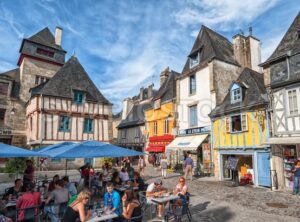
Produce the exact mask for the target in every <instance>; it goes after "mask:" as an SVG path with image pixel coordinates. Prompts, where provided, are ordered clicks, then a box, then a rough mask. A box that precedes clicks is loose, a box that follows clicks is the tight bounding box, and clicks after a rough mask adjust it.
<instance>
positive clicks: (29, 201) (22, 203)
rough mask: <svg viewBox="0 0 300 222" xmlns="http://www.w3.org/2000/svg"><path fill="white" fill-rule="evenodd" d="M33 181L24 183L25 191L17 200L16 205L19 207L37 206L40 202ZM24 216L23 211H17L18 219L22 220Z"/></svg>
mask: <svg viewBox="0 0 300 222" xmlns="http://www.w3.org/2000/svg"><path fill="white" fill-rule="evenodd" d="M34 187H35V185H34V183H31V182H30V183H27V184H26V192H25V193H24V194H23V195H22V196H20V197H19V198H18V200H17V203H16V207H17V208H19V209H23V208H28V207H34V206H38V205H40V203H41V193H40V192H36V191H34ZM24 216H25V211H23V210H21V211H19V215H18V220H19V221H22V220H23V219H24Z"/></svg>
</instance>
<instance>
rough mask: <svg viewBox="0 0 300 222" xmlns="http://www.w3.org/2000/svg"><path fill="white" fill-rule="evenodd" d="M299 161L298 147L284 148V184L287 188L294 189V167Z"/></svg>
mask: <svg viewBox="0 0 300 222" xmlns="http://www.w3.org/2000/svg"><path fill="white" fill-rule="evenodd" d="M296 161H297V150H296V146H294V145H290V146H284V147H283V164H284V165H283V169H284V180H285V181H284V184H285V186H286V187H289V188H291V189H292V188H293V175H294V174H293V171H292V170H293V167H294V165H295V162H296Z"/></svg>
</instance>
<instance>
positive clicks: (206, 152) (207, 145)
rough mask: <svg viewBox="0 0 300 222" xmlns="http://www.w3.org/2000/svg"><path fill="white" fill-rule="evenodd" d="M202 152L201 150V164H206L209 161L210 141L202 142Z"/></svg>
mask: <svg viewBox="0 0 300 222" xmlns="http://www.w3.org/2000/svg"><path fill="white" fill-rule="evenodd" d="M202 152H203V164H204V165H208V164H209V163H210V162H211V149H210V143H203V144H202Z"/></svg>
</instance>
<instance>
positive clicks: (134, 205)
mask: <svg viewBox="0 0 300 222" xmlns="http://www.w3.org/2000/svg"><path fill="white" fill-rule="evenodd" d="M122 207H123V212H122V217H123V218H125V219H126V220H129V219H131V218H133V217H138V216H141V215H142V209H141V204H140V202H139V200H138V198H137V195H136V193H135V192H134V191H133V190H126V191H125V193H124V195H123V197H122ZM130 221H131V222H141V221H142V219H141V218H140V219H133V220H130Z"/></svg>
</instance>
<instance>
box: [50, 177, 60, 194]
mask: <svg viewBox="0 0 300 222" xmlns="http://www.w3.org/2000/svg"><path fill="white" fill-rule="evenodd" d="M58 180H59V175H58V174H56V175H54V176H53V179H52V181H51V182H50V183H49V186H48V192H51V191H53V190H54V189H55V183H56V181H58Z"/></svg>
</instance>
